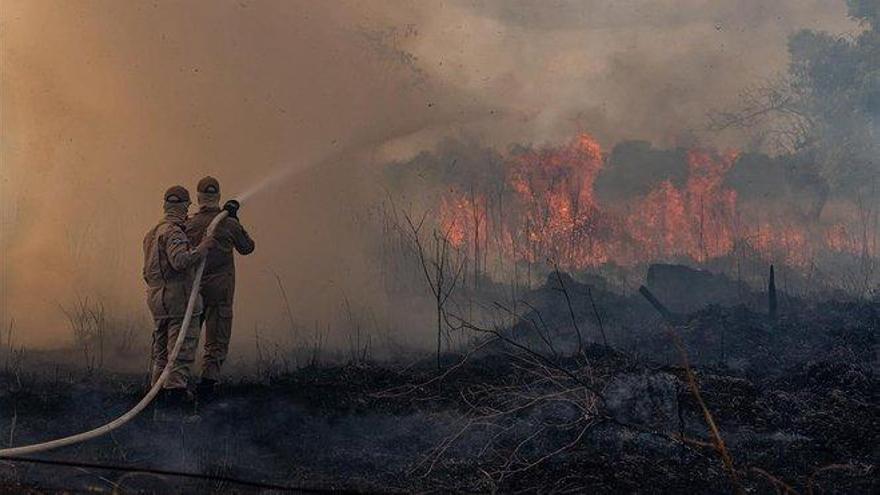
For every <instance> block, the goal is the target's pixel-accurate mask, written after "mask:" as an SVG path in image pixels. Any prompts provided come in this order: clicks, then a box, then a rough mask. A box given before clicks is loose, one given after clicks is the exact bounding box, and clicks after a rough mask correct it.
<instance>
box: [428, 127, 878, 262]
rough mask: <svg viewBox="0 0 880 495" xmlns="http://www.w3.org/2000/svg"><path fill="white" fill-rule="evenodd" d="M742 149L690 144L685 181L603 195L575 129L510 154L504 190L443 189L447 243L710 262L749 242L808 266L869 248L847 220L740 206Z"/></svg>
mask: <svg viewBox="0 0 880 495" xmlns="http://www.w3.org/2000/svg"><path fill="white" fill-rule="evenodd" d="M739 156H740V154H739V152H737V151H733V150H731V151H723V152H719V151H715V150H711V149H692V150H689V151H688V152H687V166H688V173H687V178H686V180H685V181H684V183H683V184H681V185H676V184H674V183H673V181H672V180H669V179H664V180H660V181H658V183H657V184H656V185H655V186H654V187H653V188H652V189H651V190H650V191H649V192H648V193H647V194H644V195H640V196H637V197H631V198H626V199H625V200H620V201H608V202H605V203H603V202H602V201H600V200H599V199H598V197H597V194H596V189H595V183H596V179H597V177H598V176H599V175H600V174H601V173H602V171H603V169H604V167H605V165H606V161H605V154H604V153H603V151H602V148H601V147H600V145H599V144H598V143H597V142H596V141H595V140H594V139H593V138H592V137H591V136H590V135H588V134H581V135H579V136H577V137H575V138H574V139H572V140H571V141H569V142H568V143H567V144H564V145H561V146H556V147H547V148H542V149H539V150H527V151H523V152H518V153H514V154H512V156H509V157H508V158H507V159H506V162H505V166H504V169H505V171H506V172H505V173H506V176H505V177H504V178H503V179H501V181H503V183H504V184H503V187H501V186H499V187H500V188H501V189H503V190H504V191H506V192H507V194H506V195H505V194H503V193H495V194H492V193H486V192H485V191H481V192H475V191H474V190H468V191H463V190H461V189H460V188H452V189H449V190H448V191H447V192H446V193H444V194H443V195H442V198H441V200H440V201H441V204H440V207H439V211H440V227H441V229H442V231H443V232H444V233H445V235H446V236H447V238H448V239H449V241H450V243H451V244H452V245H453V246H455V247H457V248H459V249H460V250H461V251H462V252H463V253H464V254H465V255H467V256H468V257H470V258H472V259H476V260H478V261H480V260H483V261H480V262H481V263H483V264H486V263H487V261H486V260H489V261H488V262H491V259H492V257H493V255H499V254H500V255H501V256H502V257H504V258H507V259H513V260H515V261H517V262H529V263H535V262H544V261H549V262H553V263H558V264H559V266H560V267H563V268H565V269H585V268H591V267H597V266H600V265H603V264H606V263H613V264H616V265H619V266H633V265H637V264H640V263H648V262H654V261H664V260H667V261H672V260H691V261H693V262H696V263H706V262H709V261H711V260H714V259H718V258H723V257H726V256H733V255H735V254H736V252H737V250H747V251H748V252H750V253H754V254H757V255H758V256H761V257H762V258H764V259H766V260H767V261H771V262H777V263H784V264H786V265H789V266H793V267H806V266H807V265H808V264H809V263H810V262H811V261H813V260H814V257H815V255H816V253H818V252H820V251H823V250H824V251H826V252H832V253H833V252H837V253H849V254H856V255H862V254H867V255H870V256H873V255H874V249H873V246H872V245H868V244H866V242H867V241H865V240H863V239H859V238H858V237H857V236H853V235H852V234H851V233H850V232H851V231H852V230H853V227H852V226H848V225H844V224H841V223H834V224H830V225H825V226H821V225H810V224H809V222H805V221H800V222H796V221H794V220H792V219H785V218H779V217H778V216H777V217H772V218H771V216H770V215H760V214H756V213H755V212H754V211H752V210H754V209H755V208H748V207H746V206H745V205H743V204H741V201H740V200H739V199H738V196H737V191H735V190H734V189H732V188H731V187H729V186H727V185H725V178H726V177H727V175H728V173H729V172H730V171H731V170H733V169H734V167H736V163H737V160H738V158H739ZM505 201H506V202H507V204H505ZM490 253H494V254H490Z"/></svg>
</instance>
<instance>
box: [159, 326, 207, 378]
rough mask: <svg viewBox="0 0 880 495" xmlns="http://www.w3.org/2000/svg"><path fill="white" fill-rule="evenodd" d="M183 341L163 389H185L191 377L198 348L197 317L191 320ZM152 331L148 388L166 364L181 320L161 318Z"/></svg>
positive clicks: (175, 340)
mask: <svg viewBox="0 0 880 495" xmlns="http://www.w3.org/2000/svg"><path fill="white" fill-rule="evenodd" d="M193 320H194V321H192V322H191V323H190V325H189V329H188V331H187V332H186V336H185V337H184V339H183V345H182V346H181V348H180V353H178V354H177V360H176V361H175V362H174V366H173V367H172V368H171V375H170V376H169V377H168V380H167V381H166V382H165V388H166V389H171V388H186V386H187V383H188V382H189V380H190V377H191V376H192V367H193V363H194V362H195V356H196V349H197V348H198V346H199V324H198V321H199V319H198V317H195V318H193ZM155 324H156V326H155V328H154V330H153V347H152V366H151V370H150V386H152V385H153V384H154V383H156V380H158V379H159V375H161V374H162V370H164V369H165V365H166V364H168V355H169V354H170V353H171V350H172V349H174V344H175V343H176V342H177V336H178V334H179V333H180V327H181V326H182V324H183V318H161V319H157V320H155Z"/></svg>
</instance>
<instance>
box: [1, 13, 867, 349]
mask: <svg viewBox="0 0 880 495" xmlns="http://www.w3.org/2000/svg"><path fill="white" fill-rule="evenodd" d="M845 10H846V9H845V5H844V2H843V1H840V2H834V1H819V0H814V1H811V0H784V1H770V0H767V1H759V0H732V1H725V2H717V1H708V0H705V1H700V0H661V1H647V0H645V1H611V0H608V1H561V0H546V1H534V2H527V1H521V0H513V1H504V0H498V1H485V2H478V1H465V0H456V1H445V2H444V1H433V2H374V1H333V2H314V1H301V2H297V1H243V0H239V1H217V2H196V1H192V2H181V1H151V2H140V1H126V2H118V1H89V0H84V1H77V2H54V1H51V2H50V1H42V0H0V57H2V59H0V70H2V86H0V125H2V128H0V132H2V134H0V166H2V169H0V174H2V176H0V178H2V190H0V194H2V196H0V205H2V208H3V210H2V229H0V234H2V240H0V247H2V255H3V266H4V267H5V268H4V269H3V271H2V276H3V280H2V284H0V290H2V292H3V301H4V304H3V307H2V308H3V311H2V313H0V316H2V317H3V319H4V321H5V320H8V319H9V318H10V317H15V319H16V321H17V326H18V327H19V328H21V329H22V330H21V331H20V332H19V334H20V336H21V337H22V339H23V340H24V341H25V342H26V343H28V344H34V345H44V346H46V345H48V346H57V345H64V344H65V343H67V342H69V339H70V332H69V331H68V329H67V328H66V327H65V326H64V323H63V320H62V319H61V313H60V311H59V309H58V306H59V304H69V303H70V301H72V300H73V299H75V298H76V297H77V296H80V297H86V296H89V297H93V298H99V299H101V300H105V301H107V304H108V305H109V306H111V307H112V309H113V310H114V312H116V313H118V314H120V315H125V314H135V313H138V314H141V313H143V311H144V306H143V301H142V300H141V299H142V281H141V278H140V270H141V260H140V257H141V253H140V249H141V239H142V236H143V234H144V232H145V231H146V230H148V229H149V228H150V227H151V226H152V225H153V224H154V223H155V222H156V220H157V219H158V218H159V217H160V214H161V194H162V192H163V191H164V189H165V188H166V187H168V186H169V185H172V184H175V183H181V184H184V185H186V186H189V187H190V188H191V189H192V188H193V187H194V185H195V183H196V181H197V180H198V179H199V178H200V177H201V176H203V175H205V174H211V175H214V176H216V177H218V178H219V179H220V181H221V183H222V185H223V189H224V192H226V193H227V195H231V194H233V193H235V192H237V191H241V190H243V189H245V188H247V187H249V186H250V185H251V184H253V183H256V182H258V181H259V180H260V179H261V178H262V177H263V176H265V175H266V174H268V173H270V172H271V171H273V170H276V169H277V168H279V167H291V168H292V169H293V170H296V171H298V174H295V175H293V176H291V179H290V180H289V181H287V182H286V183H284V184H282V185H279V186H278V187H276V188H274V189H273V190H272V191H271V192H268V193H266V194H263V195H261V196H257V197H255V198H254V200H253V201H252V202H251V203H249V204H246V205H245V207H244V209H243V211H242V219H243V222H244V223H245V225H246V226H249V227H250V229H251V231H252V233H253V235H254V237H255V238H256V241H257V251H256V253H255V254H254V255H253V256H252V257H250V258H248V259H246V260H243V262H242V263H240V264H239V271H240V274H241V275H240V277H239V291H238V292H239V301H238V305H237V308H236V311H237V315H239V319H238V323H237V328H239V329H241V328H245V329H247V332H248V334H249V332H250V331H251V328H253V326H254V324H263V325H268V326H271V325H272V323H273V322H275V321H277V316H278V314H279V312H280V311H281V308H282V306H281V303H280V301H279V296H278V293H277V286H276V285H275V279H274V276H273V275H272V273H273V272H274V273H277V274H278V275H279V276H280V277H282V279H283V280H284V281H285V283H286V284H287V285H288V290H289V292H290V293H291V294H292V297H291V299H292V301H291V302H292V304H293V306H294V308H295V310H296V312H297V316H298V317H301V318H303V319H304V320H311V319H315V318H318V317H321V316H322V315H326V314H328V313H332V312H334V311H338V308H339V302H340V301H341V299H342V297H343V296H344V297H349V298H351V299H353V300H358V301H365V302H364V303H363V304H365V305H367V306H369V305H370V304H373V303H374V302H375V301H374V300H375V299H377V296H376V295H375V294H374V293H373V292H374V291H372V290H371V289H370V288H369V287H370V280H371V277H373V276H374V275H375V267H371V266H370V262H371V260H369V259H368V258H367V257H366V255H365V253H364V252H363V251H362V249H360V246H359V244H358V242H359V239H360V236H361V235H362V233H359V232H356V231H353V229H352V225H357V224H358V221H357V216H358V215H359V214H360V213H361V208H362V203H361V202H360V199H361V198H362V197H363V196H365V195H366V194H368V193H367V192H365V191H364V189H369V187H368V186H369V184H364V178H365V177H369V174H368V173H366V172H365V171H366V170H367V169H368V168H369V166H370V165H371V164H375V163H381V162H382V161H383V160H385V159H389V158H399V157H401V156H405V155H408V154H412V153H415V152H417V151H419V150H421V149H423V148H426V147H430V146H432V145H433V144H434V143H435V142H436V141H437V140H438V139H440V138H442V137H444V136H449V135H469V136H474V137H477V138H479V139H481V140H483V141H485V142H486V143H487V144H491V145H497V146H505V145H507V144H508V143H511V142H521V143H532V142H544V141H554V140H559V139H564V138H567V137H568V136H570V135H571V134H572V133H574V132H577V131H588V132H591V133H593V134H595V135H596V136H597V137H598V138H599V140H600V141H601V142H602V143H603V144H604V145H605V146H606V147H610V146H611V145H613V143H614V142H616V141H618V140H620V139H627V138H642V139H649V140H653V141H654V142H656V143H657V144H660V145H673V144H677V143H690V142H693V141H695V140H700V141H701V142H707V143H711V142H712V141H713V140H718V142H719V144H722V145H731V144H736V141H735V139H736V138H735V137H723V138H717V137H714V136H707V135H705V134H704V133H702V132H701V131H700V127H701V125H702V124H703V123H704V117H705V113H706V111H707V110H708V109H709V108H710V107H712V106H717V105H724V104H727V103H728V102H732V101H734V100H735V98H736V95H737V93H738V92H739V91H740V90H741V89H742V88H743V87H744V86H745V85H748V84H750V83H753V82H755V81H759V80H761V79H762V78H766V77H771V76H772V75H773V74H776V73H779V72H780V71H783V70H784V69H785V65H786V62H787V59H786V51H785V41H786V37H787V36H788V35H789V34H791V33H793V32H795V31H796V30H798V29H802V28H812V29H823V30H828V31H832V32H839V33H847V32H854V31H855V30H856V29H857V26H856V25H854V24H853V23H851V22H850V21H849V20H848V19H847V18H846V15H845V13H846V12H845ZM316 163H318V164H319V165H315V164H316ZM310 167H311V168H310ZM315 167H317V168H315ZM365 186H366V187H365ZM354 230H356V229H354ZM0 323H2V322H0ZM237 331H238V330H237ZM241 333H244V331H241ZM237 335H240V334H237ZM236 338H237V339H238V338H241V339H243V338H246V337H242V336H239V337H236Z"/></svg>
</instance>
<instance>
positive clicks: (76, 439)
mask: <svg viewBox="0 0 880 495" xmlns="http://www.w3.org/2000/svg"><path fill="white" fill-rule="evenodd" d="M239 201H241V199H239ZM228 215H229V213H228V212H227V211H226V210H222V211H221V212H220V213H218V214H217V216H216V217H214V219H213V220H212V221H211V223H210V225H208V230H207V235H208V236H212V235H214V230H215V229H216V228H217V225H218V224H220V222H221V221H223V219H224V218H226V217H227V216H228ZM204 272H205V258H202V260H201V261H200V262H199V266H198V268H197V269H196V274H195V279H194V280H193V286H192V290H191V291H190V293H189V300H188V301H187V304H186V313H185V314H184V316H183V324H182V325H181V327H180V328H181V330H180V332H178V334H177V341H175V342H174V348H173V349H172V350H171V354H170V355H169V356H168V364H166V365H165V369H163V370H162V374H161V375H159V378H158V379H157V380H156V383H154V384H153V386H152V387H151V388H150V390H149V391H148V392H147V394H146V395H144V397H143V398H142V399H141V400H140V401H139V402H138V403H137V404H135V406H134V407H132V408H131V409H130V410H129V411H128V412H126V413H125V414H123V415H122V416H119V417H118V418H116V419H114V420H113V421H111V422H109V423H107V424H105V425H103V426H99V427H97V428H95V429H92V430H89V431H85V432H82V433H77V434H76V435H70V436H68V437H63V438H58V439H56V440H50V441H48V442H42V443H35V444H32V445H23V446H21V447H11V448H7V449H0V458H3V457H15V456H22V455H29V454H36V453H38V452H45V451H47V450H52V449H57V448H59V447H65V446H68V445H73V444H77V443H81V442H85V441H87V440H91V439H94V438H98V437H100V436H103V435H106V434H107V433H110V432H111V431H113V430H115V429H117V428H119V427H121V426H123V425H125V424H126V423H128V422H129V421H131V420H132V419H134V418H135V416H137V415H138V414H140V413H141V412H142V411H143V410H144V409H146V407H147V406H148V405H150V403H151V402H153V399H155V398H156V395H158V393H159V391H160V390H161V389H162V386H163V385H165V382H166V381H167V380H168V377H169V376H170V375H171V368H172V367H173V366H174V363H175V361H177V355H178V354H179V353H180V348H181V347H183V340H184V338H185V337H186V334H187V332H186V330H187V329H188V328H189V325H190V322H191V321H192V317H193V310H194V309H195V306H196V300H197V298H198V297H199V288H200V286H201V283H202V275H203V274H204Z"/></svg>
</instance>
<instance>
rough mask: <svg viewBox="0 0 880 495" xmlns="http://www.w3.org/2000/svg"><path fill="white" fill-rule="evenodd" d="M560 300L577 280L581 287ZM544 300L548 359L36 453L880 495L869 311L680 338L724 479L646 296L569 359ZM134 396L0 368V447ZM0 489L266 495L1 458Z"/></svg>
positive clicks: (514, 487) (685, 329) (355, 375)
mask: <svg viewBox="0 0 880 495" xmlns="http://www.w3.org/2000/svg"><path fill="white" fill-rule="evenodd" d="M568 290H571V291H573V292H577V291H578V290H580V288H579V287H578V286H577V285H576V283H574V282H571V285H570V286H569V287H568ZM542 294H543V295H542ZM551 295H552V291H548V292H546V293H541V292H540V291H536V293H535V294H532V296H533V303H532V304H531V307H532V308H533V310H530V311H535V312H541V313H546V314H545V315H544V317H543V318H542V319H543V320H544V322H543V323H542V324H540V325H537V326H536V327H535V328H545V327H543V325H545V324H546V325H547V327H546V328H549V327H550V326H551V324H552V327H553V330H552V332H549V330H548V332H549V333H552V334H553V336H554V338H555V339H556V340H555V341H554V340H551V343H553V345H552V346H551V347H554V352H551V351H546V352H545V351H542V350H541V349H542V348H543V347H547V346H546V342H545V341H544V340H545V339H544V338H543V337H542V338H540V339H538V338H531V337H530V336H529V330H528V328H526V327H527V326H529V325H525V324H521V325H516V326H514V327H513V328H508V329H506V330H504V331H503V332H502V333H501V336H502V337H503V338H500V339H499V338H497V336H493V335H491V334H489V335H487V338H488V339H489V340H483V342H484V343H485V345H483V346H482V347H481V348H480V350H479V351H477V352H474V353H472V354H470V355H469V356H468V357H467V358H466V359H463V356H462V355H461V354H455V355H453V354H449V355H446V356H444V363H443V365H444V372H443V374H442V375H441V374H440V373H439V372H438V371H437V367H436V363H435V362H434V361H433V360H432V359H431V358H429V357H426V358H424V359H422V360H421V361H418V362H415V363H412V362H410V363H409V364H402V363H403V360H401V361H400V362H399V363H374V364H370V365H360V366H325V367H311V368H304V369H300V370H297V371H295V372H293V373H288V374H281V375H278V376H276V377H273V378H272V379H271V380H268V381H264V382H261V383H253V382H249V381H248V380H244V379H241V380H238V381H233V382H230V383H227V384H225V385H224V387H223V389H222V390H221V397H220V398H219V399H218V400H216V401H215V402H212V403H210V404H200V405H199V406H198V408H197V413H198V420H195V421H193V420H187V421H181V420H180V418H179V417H170V418H169V417H167V416H165V415H162V414H159V415H156V414H154V413H153V412H152V411H150V412H149V413H145V414H143V415H142V416H140V417H139V418H137V419H136V420H135V421H134V422H133V423H132V424H130V425H128V426H126V427H124V428H122V429H120V430H118V431H117V432H115V433H114V434H112V435H110V436H107V437H104V438H101V439H99V440H95V441H92V442H88V443H85V444H81V445H77V446H73V447H69V448H64V449H60V450H58V451H55V452H51V453H46V454H43V455H40V456H39V457H40V458H44V459H66V460H78V461H84V462H94V463H107V464H114V465H121V466H135V467H149V468H158V469H168V470H178V471H187V472H197V473H207V474H215V475H224V476H230V477H235V478H241V479H245V480H251V481H261V482H266V483H272V484H278V485H286V486H291V487H302V488H310V489H324V490H352V491H363V492H401V493H409V492H415V491H420V492H421V491H424V492H491V491H493V490H495V491H501V492H519V491H522V492H534V493H556V492H574V493H578V492H596V493H634V492H637V493H731V492H733V491H734V483H738V484H739V485H740V486H742V487H743V488H744V489H745V490H747V491H748V492H750V493H781V492H783V491H785V490H793V491H795V492H797V493H846V494H858V493H866V494H867V493H878V492H880V481H878V479H880V476H878V471H877V465H878V460H880V380H878V376H877V371H878V360H877V335H876V328H877V314H878V308H880V306H878V304H877V303H875V302H859V303H840V302H825V303H812V304H807V303H798V304H792V305H789V306H788V307H787V308H786V310H785V311H784V312H783V313H782V314H781V315H780V317H779V318H778V320H776V321H770V320H768V319H767V318H766V317H765V316H763V315H762V314H761V313H759V312H754V311H750V310H749V309H746V308H745V307H734V308H720V307H710V308H708V309H704V310H702V311H700V312H698V313H695V314H692V315H689V316H688V317H687V319H686V320H685V321H684V322H683V323H682V325H680V326H679V327H678V328H677V329H676V332H677V334H678V335H679V336H680V338H681V341H682V342H683V343H684V347H685V349H686V350H687V351H688V355H689V357H690V359H691V364H692V370H693V374H694V377H695V378H696V383H697V384H698V387H699V392H700V395H701V397H702V400H703V402H704V404H705V406H706V407H707V409H708V410H709V412H710V413H711V415H712V417H713V419H714V421H715V422H716V423H717V426H718V429H719V431H720V435H721V437H722V438H723V441H724V442H725V444H726V447H727V449H728V450H729V453H730V456H731V459H732V463H733V467H734V470H735V471H734V472H733V473H731V472H730V471H729V470H727V469H725V466H724V464H723V462H722V461H721V459H720V456H719V455H718V452H717V450H716V448H714V447H713V446H712V437H711V436H710V434H709V429H708V428H707V423H706V419H705V415H704V412H703V410H702V406H701V404H700V402H699V401H698V400H697V399H696V398H695V395H694V394H693V390H692V389H690V388H689V387H688V380H687V379H688V369H687V368H685V367H684V366H683V365H682V363H681V361H680V360H679V359H678V356H679V354H677V351H676V347H675V346H674V345H673V343H672V341H671V340H670V336H669V335H668V334H667V333H666V332H665V331H664V330H663V329H662V328H660V327H659V326H658V325H657V324H656V321H654V322H653V323H652V322H650V321H649V322H645V318H648V317H647V316H645V318H642V319H640V317H639V315H647V314H648V312H647V311H645V308H644V307H643V306H642V304H643V303H642V302H641V301H638V300H637V299H635V298H629V299H627V298H623V297H622V296H621V297H618V299H615V297H617V296H613V295H611V294H606V293H601V292H596V293H595V294H594V296H595V297H596V303H597V306H598V307H599V308H601V312H602V313H601V314H602V316H604V322H603V328H604V330H605V332H606V333H607V337H606V338H607V340H608V341H609V343H610V344H611V347H606V346H605V345H603V344H602V341H603V340H602V339H601V337H599V335H600V332H599V331H598V327H597V325H596V323H595V319H594V318H595V312H594V311H593V309H592V306H585V307H581V306H580V305H579V306H577V307H576V311H574V315H575V317H574V320H573V321H575V322H578V325H577V326H578V328H577V331H580V332H581V333H582V334H584V338H585V340H586V342H584V343H583V348H582V352H565V351H563V350H562V349H564V348H565V347H566V345H570V344H571V342H572V341H573V339H574V337H573V335H575V334H576V332H575V331H574V329H573V328H572V327H573V325H572V319H571V316H570V314H569V313H568V312H567V309H566V310H565V311H564V312H563V311H562V310H561V308H559V307H557V305H558V301H557V299H555V298H551V297H550V296H551ZM542 298H543V299H542ZM542 300H543V301H544V302H543V303H542ZM534 316H536V315H535V313H528V314H526V313H524V314H523V319H522V321H523V322H527V321H529V318H532V317H534ZM566 319H567V320H566ZM551 320H553V321H551ZM566 321H567V323H566ZM636 321H641V323H640V324H639V325H636V324H635V323H633V322H636ZM533 330H534V328H533ZM623 332H628V333H623ZM586 335H589V338H586ZM548 338H549V337H548ZM536 342H537V343H536ZM520 346H521V347H520ZM542 346H543V347H542ZM539 356H540V357H539ZM548 370H550V371H548ZM569 379H570V382H569V383H566V380H569ZM143 391H144V386H143V377H140V376H131V375H120V376H110V375H107V376H101V377H100V378H94V377H93V378H91V379H89V380H81V381H75V382H72V381H71V380H62V379H56V378H51V377H46V376H31V375H27V374H24V375H23V376H22V375H19V376H15V375H13V374H9V373H7V374H4V375H2V378H0V442H2V444H3V445H7V444H10V443H11V444H13V445H20V444H27V443H31V442H36V441H41V440H46V439H50V438H54V437H57V436H60V435H66V434H71V433H76V432H79V431H83V430H85V429H88V428H91V427H95V426H97V425H99V424H102V423H104V422H105V421H107V420H110V419H112V418H114V417H116V416H117V415H119V414H121V413H122V412H124V411H125V410H126V409H127V408H129V407H130V406H131V405H133V404H134V403H135V402H136V401H137V400H138V399H139V397H140V396H141V394H142V393H143ZM732 477H735V478H736V481H733V480H732ZM0 487H2V488H3V489H4V490H6V491H9V492H21V491H25V492H28V491H29V492H30V493H69V492H77V491H83V492H85V491H97V492H113V491H114V490H117V492H121V493H169V492H178V493H215V492H219V491H224V492H229V493H235V492H238V493H258V492H260V491H261V490H259V489H256V488H248V487H243V486H238V485H235V484H232V483H227V482H222V483H221V482H216V481H198V480H182V479H177V478H174V477H170V476H156V475H145V474H123V473H119V472H111V471H102V470H99V469H91V468H90V469H77V468H67V467H53V466H43V465H33V464H26V463H8V462H5V461H0ZM265 492H266V493H268V492H269V491H265Z"/></svg>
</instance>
